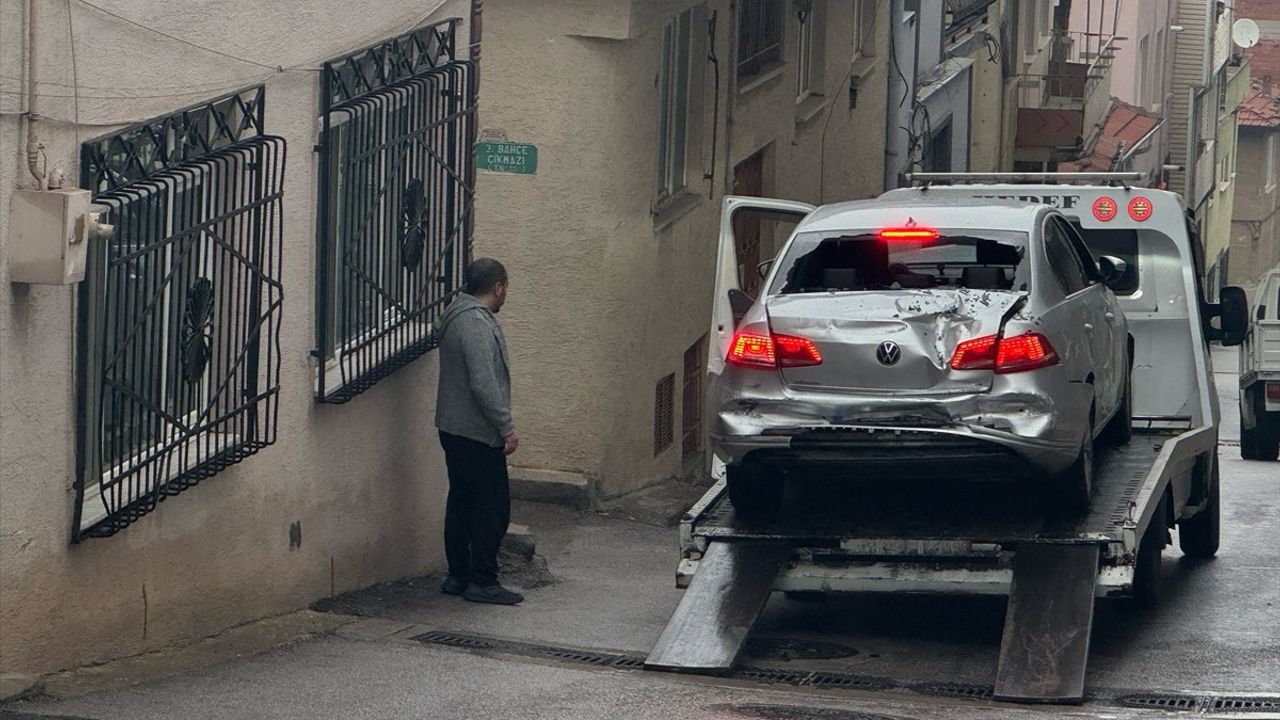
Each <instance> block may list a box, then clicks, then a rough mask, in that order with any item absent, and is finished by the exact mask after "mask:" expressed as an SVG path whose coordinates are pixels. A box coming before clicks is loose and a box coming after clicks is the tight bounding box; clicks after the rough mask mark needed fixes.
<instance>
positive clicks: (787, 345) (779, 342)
mask: <svg viewBox="0 0 1280 720" xmlns="http://www.w3.org/2000/svg"><path fill="white" fill-rule="evenodd" d="M725 360H726V362H728V363H729V364H730V365H736V366H738V367H743V368H755V369H759V370H777V369H778V368H779V367H809V366H812V365H821V364H822V353H820V352H818V346H817V345H814V344H813V341H812V340H809V339H808V338H802V337H796V336H794V335H773V336H772V337H770V336H768V335H757V334H754V333H738V334H737V335H735V336H734V338H733V345H731V346H730V347H729V356H728V357H727V358H725Z"/></svg>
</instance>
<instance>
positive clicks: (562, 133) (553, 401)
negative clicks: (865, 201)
mask: <svg viewBox="0 0 1280 720" xmlns="http://www.w3.org/2000/svg"><path fill="white" fill-rule="evenodd" d="M632 7H633V13H632V16H631V17H632V22H631V25H630V27H631V31H630V32H629V36H630V39H628V40H614V39H607V38H596V37H586V36H567V35H566V34H565V33H564V27H565V19H564V14H565V13H566V12H568V11H567V10H566V9H565V7H564V6H563V5H562V4H561V3H559V2H556V1H555V0H536V1H531V0H489V1H488V2H486V3H485V55H484V59H485V67H486V70H485V73H486V74H485V82H484V83H483V86H482V90H481V112H482V123H481V125H482V127H484V128H491V129H502V130H504V131H506V134H507V136H508V137H509V138H510V139H511V140H513V141H519V142H531V143H535V144H537V145H538V147H539V161H540V167H539V171H538V175H537V176H536V177H515V176H500V175H482V176H481V178H480V183H479V207H480V211H479V216H478V229H477V231H478V235H477V251H478V252H480V253H488V254H492V255H495V256H497V257H499V258H501V259H502V260H503V261H504V262H506V263H507V265H508V268H509V269H510V271H511V274H512V290H511V298H510V301H509V304H508V306H507V307H506V308H504V310H503V314H502V319H503V322H504V325H505V327H506V328H507V332H508V338H509V341H510V345H511V352H512V364H513V375H514V390H513V392H514V396H515V399H514V402H515V417H516V423H517V426H518V427H519V428H520V430H521V452H520V453H519V455H518V456H516V458H514V463H515V464H516V465H517V466H518V469H517V471H516V472H517V473H519V472H522V471H524V469H527V468H534V469H539V470H557V471H566V472H571V473H578V474H581V475H584V476H587V477H588V478H590V479H591V480H593V481H594V482H596V483H597V488H598V490H599V491H600V492H601V493H602V494H604V495H617V494H620V493H624V492H627V491H629V490H632V489H635V488H638V487H640V486H643V485H645V484H648V483H651V482H653V481H655V480H658V479H661V478H663V477H666V476H669V475H674V474H676V473H678V472H680V470H681V468H682V466H683V462H682V461H683V458H682V457H681V448H680V445H681V443H680V418H681V409H682V408H681V398H680V390H681V387H680V386H681V374H682V359H683V354H684V352H685V350H686V349H687V348H688V347H689V346H691V345H692V344H693V343H694V342H695V341H697V340H698V338H699V337H701V336H702V335H704V334H706V333H707V332H708V330H709V329H710V304H711V293H712V286H711V281H712V270H713V267H714V259H713V258H714V252H715V247H716V243H717V237H718V234H717V233H718V225H719V214H720V198H721V197H722V196H723V195H724V194H725V192H726V190H727V189H728V187H729V185H730V184H731V182H732V177H731V174H732V167H733V165H734V164H736V163H738V162H740V161H741V160H742V159H744V158H746V157H748V156H749V155H751V154H752V153H754V152H756V151H757V150H759V149H761V148H765V147H768V148H770V150H769V154H770V157H771V161H770V163H769V164H770V166H771V167H772V173H773V176H772V178H770V179H767V181H766V183H767V185H766V186H767V187H771V188H772V189H773V192H774V193H775V194H776V195H779V196H783V197H790V198H799V199H805V200H810V201H814V202H817V201H819V200H820V199H821V197H822V196H823V195H825V198H826V200H827V201H834V200H840V199H846V198H850V197H868V196H872V195H874V194H877V193H879V192H880V190H881V186H880V182H879V180H880V174H881V168H882V167H883V150H884V144H883V143H884V140H883V138H884V113H885V106H884V102H885V100H884V93H883V87H884V82H885V80H884V69H883V67H882V64H881V66H878V67H876V68H875V69H873V70H872V72H871V73H870V74H869V75H868V76H866V77H864V78H862V79H861V80H860V87H861V88H862V90H861V92H860V93H859V95H858V103H857V107H856V108H855V109H852V110H851V109H850V108H849V98H848V93H847V86H846V85H845V84H844V81H845V79H846V74H847V73H848V71H849V68H850V60H851V58H852V55H853V47H852V37H851V35H852V32H851V30H852V24H853V22H852V16H851V7H849V6H848V4H846V3H843V2H835V1H829V2H827V3H825V7H824V8H822V9H821V10H820V11H819V13H820V15H825V20H826V22H825V25H826V27H827V28H828V34H827V35H826V40H825V41H824V42H823V43H822V44H823V47H824V57H825V60H824V62H823V63H822V65H823V67H824V69H823V72H822V86H823V87H824V88H825V90H824V92H825V95H826V97H827V98H828V99H829V100H830V103H831V104H830V105H829V106H827V107H826V108H824V109H823V112H821V113H819V114H818V115H817V116H815V117H814V118H813V119H811V120H809V121H808V122H798V121H797V116H796V102H795V75H794V72H795V71H794V66H793V65H792V64H788V65H786V66H785V67H784V68H783V69H782V70H781V71H780V72H779V74H778V75H777V77H776V78H773V79H770V80H767V81H765V82H763V83H762V84H760V85H759V86H758V87H755V88H753V89H749V90H747V89H742V88H738V87H736V86H735V83H734V80H733V73H734V68H735V61H734V53H733V42H734V39H735V36H736V26H735V25H734V24H733V22H734V21H733V17H734V16H733V13H732V11H731V9H730V3H729V2H727V0H711V1H709V2H705V3H697V2H692V1H688V0H685V1H681V2H676V1H675V0H671V1H669V2H664V3H662V5H661V7H658V6H656V5H654V4H652V3H641V2H636V3H634V4H633V6H632ZM689 7H693V8H696V10H695V13H696V17H695V19H694V22H693V24H692V35H693V40H694V47H695V49H694V51H693V52H692V53H691V57H692V59H693V63H692V76H693V77H692V85H693V87H692V89H691V110H690V118H691V121H690V130H689V133H690V144H691V150H690V159H689V162H688V177H689V181H688V186H689V193H688V195H687V196H685V197H684V198H683V199H682V201H681V202H679V203H677V205H678V208H679V211H678V212H677V211H668V212H666V213H660V214H659V215H655V213H654V212H653V209H654V202H655V190H654V188H655V174H656V162H657V143H658V140H657V138H658V119H659V118H658V107H659V105H658V98H657V84H658V83H657V75H658V72H659V68H660V60H661V43H662V27H663V23H664V22H665V21H666V19H667V18H669V17H671V16H672V15H673V14H674V13H676V12H678V11H680V10H683V9H685V8H689ZM789 7H790V6H789V5H788V8H789ZM659 10H660V11H661V12H659ZM713 16H714V17H715V18H716V19H717V23H716V44H715V47H714V50H715V55H716V56H717V57H718V58H719V63H720V68H719V71H720V98H719V109H718V112H717V110H716V107H715V68H714V66H713V65H712V64H711V63H709V62H707V61H705V59H704V58H705V57H706V55H707V53H706V49H707V46H706V43H707V42H708V35H707V22H706V20H708V19H710V18H711V17H713ZM787 18H788V24H787V37H786V43H785V46H786V49H785V51H784V52H785V56H786V57H787V58H788V59H790V58H794V53H795V33H796V22H795V16H794V14H793V13H791V12H790V9H788V13H787ZM885 25H886V23H885V22H884V21H883V19H881V20H878V21H877V33H879V34H880V37H883V33H884V31H885V27H884V26H885ZM881 46H883V45H881ZM828 108H829V109H830V113H829V120H828V113H827V112H826V110H827V109H828ZM730 115H732V125H731V126H730V125H729V124H728V121H727V118H728V117H729V116H730ZM713 134H714V136H715V151H714V153H713V152H712V147H711V145H712V139H713ZM824 136H825V141H824ZM824 155H825V178H826V179H825V183H823V182H820V177H819V169H820V168H821V167H822V166H823V164H824V163H823V162H822V156H824ZM707 173H713V174H714V177H713V178H712V179H710V180H704V179H703V175H704V174H707ZM669 374H675V376H676V402H675V408H674V418H675V423H676V428H675V441H674V443H673V445H672V447H671V448H669V449H668V450H666V451H665V452H663V453H661V454H660V455H658V456H657V457H655V456H654V447H653V421H654V389H655V384H656V383H657V382H658V381H659V380H660V379H662V378H663V377H665V376H667V375H669Z"/></svg>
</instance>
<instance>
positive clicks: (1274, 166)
mask: <svg viewBox="0 0 1280 720" xmlns="http://www.w3.org/2000/svg"><path fill="white" fill-rule="evenodd" d="M1264 165H1265V166H1266V174H1267V181H1266V184H1265V185H1264V188H1265V190H1264V191H1263V192H1271V191H1272V190H1275V189H1276V173H1277V172H1280V133H1275V132H1273V133H1269V134H1268V135H1267V154H1266V162H1265V163H1264Z"/></svg>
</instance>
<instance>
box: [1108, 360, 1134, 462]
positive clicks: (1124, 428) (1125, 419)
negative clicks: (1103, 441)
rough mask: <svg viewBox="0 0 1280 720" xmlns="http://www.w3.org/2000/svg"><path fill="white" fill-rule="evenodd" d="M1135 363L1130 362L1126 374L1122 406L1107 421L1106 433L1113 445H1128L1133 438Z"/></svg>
mask: <svg viewBox="0 0 1280 720" xmlns="http://www.w3.org/2000/svg"><path fill="white" fill-rule="evenodd" d="M1132 367H1133V363H1132V362H1131V363H1130V364H1129V368H1130V369H1129V370H1127V371H1126V372H1125V376H1124V395H1123V396H1122V397H1121V398H1120V407H1118V408H1116V411H1115V414H1114V415H1112V416H1111V420H1110V421H1109V422H1108V423H1107V427H1106V430H1104V431H1103V432H1104V433H1105V435H1106V438H1107V441H1108V442H1110V443H1112V444H1113V445H1126V444H1128V442H1129V441H1130V440H1132V439H1133V371H1132Z"/></svg>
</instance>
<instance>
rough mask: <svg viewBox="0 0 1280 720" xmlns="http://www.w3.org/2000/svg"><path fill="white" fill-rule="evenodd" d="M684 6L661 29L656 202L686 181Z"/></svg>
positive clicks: (687, 18) (687, 16) (686, 28)
mask: <svg viewBox="0 0 1280 720" xmlns="http://www.w3.org/2000/svg"><path fill="white" fill-rule="evenodd" d="M691 24H692V11H689V10H686V11H685V12H683V13H680V14H679V15H677V16H676V17H674V18H672V19H671V20H670V21H668V22H667V24H666V26H665V27H664V28H663V29H662V70H661V76H660V78H659V83H658V92H659V95H660V97H659V98H658V106H659V108H660V111H661V116H660V118H659V121H658V202H659V203H662V202H663V201H665V200H668V199H670V198H671V197H673V196H675V195H676V194H677V193H679V192H680V191H681V190H683V189H684V188H685V185H686V182H687V174H686V162H687V158H688V150H689V148H688V129H689V55H690V53H689V41H690V37H689V33H690V31H689V28H690V25H691Z"/></svg>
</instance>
